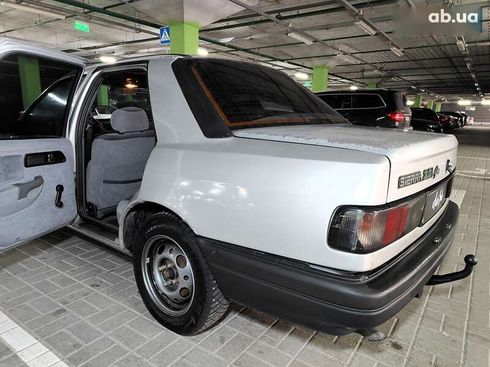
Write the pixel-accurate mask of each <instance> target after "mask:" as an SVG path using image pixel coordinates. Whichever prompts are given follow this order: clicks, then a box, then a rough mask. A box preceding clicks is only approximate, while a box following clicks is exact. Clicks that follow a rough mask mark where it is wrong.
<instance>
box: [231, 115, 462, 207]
mask: <svg viewBox="0 0 490 367" xmlns="http://www.w3.org/2000/svg"><path fill="white" fill-rule="evenodd" d="M233 134H234V135H235V136H236V137H239V138H249V139H259V140H269V141H279V142H288V143H296V144H308V145H319V146H325V147H335V148H341V149H350V150H359V151H363V152H368V153H374V154H381V155H384V156H386V157H387V158H388V159H389V161H390V165H391V167H390V179H389V187H388V188H387V196H386V201H387V202H392V201H395V200H398V199H402V198H404V197H407V196H410V195H413V194H415V193H417V192H420V191H422V190H424V189H427V188H428V187H431V186H433V185H435V184H436V183H437V182H440V181H441V180H443V179H444V178H446V177H447V176H448V175H450V174H451V173H452V170H453V169H454V167H456V160H457V156H456V155H457V146H458V141H457V140H456V138H455V137H454V136H452V135H442V134H430V133H423V132H417V131H403V130H399V129H379V128H371V127H360V126H352V125H307V126H276V127H265V128H252V129H242V130H235V131H233ZM353 174H355V172H353ZM380 189H381V188H380ZM385 189H386V188H385Z"/></svg>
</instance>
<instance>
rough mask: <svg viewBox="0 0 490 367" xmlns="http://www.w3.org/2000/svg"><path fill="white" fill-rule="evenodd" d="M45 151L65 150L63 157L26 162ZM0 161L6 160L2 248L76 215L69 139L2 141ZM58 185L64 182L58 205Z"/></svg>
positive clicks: (1, 183)
mask: <svg viewBox="0 0 490 367" xmlns="http://www.w3.org/2000/svg"><path fill="white" fill-rule="evenodd" d="M43 152H62V153H63V156H64V159H62V160H61V161H60V160H53V162H51V163H45V164H41V165H37V164H35V165H29V164H26V163H27V161H26V157H28V156H29V155H32V154H40V153H43ZM0 162H1V163H6V164H0V203H1V205H0V228H2V230H0V251H1V250H3V249H5V248H7V247H11V246H15V245H18V244H20V243H22V242H24V241H27V240H30V239H32V238H35V237H38V236H40V235H42V234H44V233H47V232H50V231H52V230H53V229H56V228H59V227H62V226H64V225H66V224H68V223H70V222H71V221H72V220H73V219H74V218H75V216H76V212H77V206H76V200H75V185H74V164H73V148H72V144H71V142H70V141H69V140H67V139H64V138H55V139H30V140H22V141H20V140H8V141H2V142H1V143H0ZM26 165H27V167H26ZM59 185H61V186H63V193H62V196H61V202H62V205H59V206H57V205H56V195H57V193H58V191H57V186H59ZM6 229H8V230H6Z"/></svg>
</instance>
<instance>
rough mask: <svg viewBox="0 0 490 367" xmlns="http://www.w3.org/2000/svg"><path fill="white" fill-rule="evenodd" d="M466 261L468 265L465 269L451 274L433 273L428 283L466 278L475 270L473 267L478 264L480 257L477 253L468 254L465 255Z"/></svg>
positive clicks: (435, 283) (442, 282)
mask: <svg viewBox="0 0 490 367" xmlns="http://www.w3.org/2000/svg"><path fill="white" fill-rule="evenodd" d="M464 262H465V264H466V265H465V267H464V269H463V270H461V271H455V272H454V273H449V274H443V275H433V276H432V277H431V278H430V279H429V281H428V282H427V285H438V284H444V283H449V282H454V281H455V280H459V279H463V278H466V277H467V276H469V275H470V274H471V273H472V272H473V267H474V266H475V265H476V264H478V258H477V257H476V256H475V255H466V256H465V257H464Z"/></svg>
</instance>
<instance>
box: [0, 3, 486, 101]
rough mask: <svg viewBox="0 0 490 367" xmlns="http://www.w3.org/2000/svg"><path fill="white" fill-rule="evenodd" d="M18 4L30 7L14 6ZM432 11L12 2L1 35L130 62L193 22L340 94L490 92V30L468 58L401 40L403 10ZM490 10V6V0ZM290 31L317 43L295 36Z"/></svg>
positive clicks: (228, 53) (232, 48)
mask: <svg viewBox="0 0 490 367" xmlns="http://www.w3.org/2000/svg"><path fill="white" fill-rule="evenodd" d="M472 2H474V1H473V0H472ZM12 3H15V4H20V5H21V8H19V7H18V6H17V7H16V5H15V4H14V6H9V4H12ZM346 3H347V4H346ZM427 3H431V1H423V3H418V2H417V1H416V0H400V1H398V0H369V1H366V0H355V1H346V0H323V1H322V0H306V1H298V0H261V1H259V2H258V3H257V1H256V0H247V1H239V0H205V1H204V0H183V1H182V0H180V1H179V0H169V1H165V2H162V1H158V0H126V1H119V0H91V1H90V2H79V1H77V0H24V1H20V2H19V1H15V0H4V2H3V5H0V35H3V36H7V37H16V38H21V39H27V40H31V41H34V42H40V43H44V44H49V45H54V46H55V47H58V48H60V49H63V50H65V51H67V52H71V53H76V54H79V55H81V56H84V57H87V58H88V59H96V58H97V56H100V55H106V54H111V55H116V56H118V57H120V58H125V57H129V56H131V55H134V54H138V55H143V54H148V53H150V54H151V53H162V52H163V53H165V52H168V50H167V49H165V48H162V47H161V46H160V45H159V41H158V27H159V26H160V25H165V24H168V23H170V22H172V21H173V20H179V19H184V20H185V21H197V22H198V23H200V25H201V33H200V35H201V45H202V46H203V47H206V48H207V49H208V50H209V51H210V55H212V56H218V57H231V58H241V59H248V60H254V61H257V62H261V63H266V64H268V65H270V66H273V67H275V68H278V69H282V70H285V71H286V72H288V73H289V74H291V75H293V74H295V73H296V72H297V71H302V72H304V73H307V74H309V75H311V69H312V67H313V66H314V65H318V64H328V65H329V66H330V75H331V77H330V86H331V87H332V88H346V87H348V86H349V85H352V84H358V85H360V86H362V85H364V84H365V83H367V82H368V81H372V80H376V81H380V82H381V86H382V87H386V88H397V89H405V90H407V91H409V92H411V93H414V92H415V91H421V90H424V91H426V93H433V95H434V96H440V97H441V98H442V97H446V98H454V96H456V95H457V96H462V97H463V96H464V97H479V96H480V93H490V34H489V33H488V31H487V32H486V33H485V32H483V33H476V32H474V33H471V34H467V35H465V39H466V43H467V45H468V54H463V53H462V52H460V50H459V49H458V47H457V45H456V37H455V36H453V35H450V36H448V35H430V34H407V33H403V32H400V31H399V21H398V20H395V19H397V18H396V15H397V14H398V12H399V10H400V9H403V11H405V9H408V5H407V4H411V5H414V6H415V7H419V6H421V7H423V6H426V4H427ZM434 3H435V4H440V1H437V2H435V1H434ZM482 4H483V5H485V4H486V5H487V6H488V5H490V1H488V0H487V1H486V2H483V3H482ZM352 7H354V10H353V8H352ZM401 7H402V8H401ZM29 9H30V10H31V11H30V12H29V11H28V10H29ZM32 9H40V10H41V12H39V11H37V10H32ZM361 9H362V12H363V16H364V18H366V19H367V20H368V21H370V22H372V24H373V25H374V26H375V27H376V28H377V31H378V32H377V34H376V35H374V36H372V35H369V34H368V33H366V32H364V31H363V30H361V29H360V28H359V27H357V26H356V25H355V24H354V20H355V11H359V10H361ZM45 12H50V13H51V15H49V14H46V13H45ZM41 13H42V14H41ZM52 14H55V15H56V16H55V15H52ZM60 18H64V19H60ZM75 21H82V22H85V23H87V24H89V25H90V32H89V33H83V32H80V31H77V30H75V29H74V22H75ZM288 26H290V27H291V28H290V30H294V31H296V32H299V33H301V34H303V35H307V36H308V38H310V39H312V40H313V41H314V42H313V44H311V45H307V44H305V43H303V42H300V41H298V40H296V39H293V38H291V37H289V36H288V35H287V33H288ZM392 45H397V46H399V47H400V48H403V50H404V54H403V55H402V56H397V55H396V54H394V53H393V52H392V51H391V50H390V47H391V46H392ZM339 53H343V54H348V55H349V56H350V59H349V57H347V58H345V57H342V56H338V54H339ZM352 58H354V60H352ZM468 62H469V63H470V65H471V67H470V68H471V70H470V69H469V68H468V66H467V63H468ZM472 74H473V75H472ZM475 81H476V82H477V84H478V85H479V86H480V91H478V90H477V88H476V86H475Z"/></svg>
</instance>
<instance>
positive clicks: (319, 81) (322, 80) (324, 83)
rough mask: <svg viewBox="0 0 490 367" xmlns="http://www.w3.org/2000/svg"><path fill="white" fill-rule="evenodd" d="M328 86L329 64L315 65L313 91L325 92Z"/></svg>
mask: <svg viewBox="0 0 490 367" xmlns="http://www.w3.org/2000/svg"><path fill="white" fill-rule="evenodd" d="M327 88H328V66H327V65H316V66H313V84H312V90H313V92H324V91H326V90H327Z"/></svg>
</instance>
